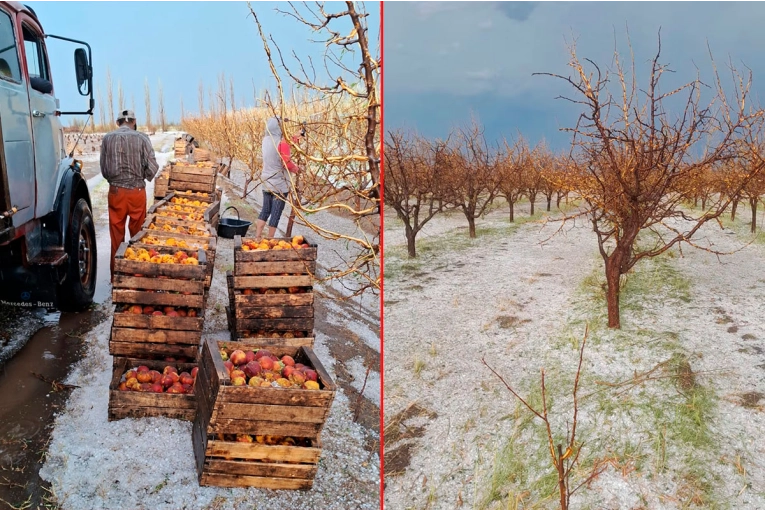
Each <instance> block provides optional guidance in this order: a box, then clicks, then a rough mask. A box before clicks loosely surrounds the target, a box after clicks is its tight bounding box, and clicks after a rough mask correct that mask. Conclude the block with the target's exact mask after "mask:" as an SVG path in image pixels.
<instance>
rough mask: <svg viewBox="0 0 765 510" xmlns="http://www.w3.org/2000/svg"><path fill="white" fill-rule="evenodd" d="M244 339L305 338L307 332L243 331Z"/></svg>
mask: <svg viewBox="0 0 765 510" xmlns="http://www.w3.org/2000/svg"><path fill="white" fill-rule="evenodd" d="M241 336H242V338H305V337H306V336H307V335H306V332H305V331H266V330H263V329H261V330H258V331H250V330H246V331H242V333H241Z"/></svg>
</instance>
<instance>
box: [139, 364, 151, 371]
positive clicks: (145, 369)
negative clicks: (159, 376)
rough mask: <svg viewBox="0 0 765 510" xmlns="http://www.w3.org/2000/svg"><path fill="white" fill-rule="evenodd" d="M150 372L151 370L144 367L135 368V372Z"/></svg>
mask: <svg viewBox="0 0 765 510" xmlns="http://www.w3.org/2000/svg"><path fill="white" fill-rule="evenodd" d="M150 370H151V369H150V368H149V367H147V366H146V365H140V366H139V367H138V368H136V372H149V371H150Z"/></svg>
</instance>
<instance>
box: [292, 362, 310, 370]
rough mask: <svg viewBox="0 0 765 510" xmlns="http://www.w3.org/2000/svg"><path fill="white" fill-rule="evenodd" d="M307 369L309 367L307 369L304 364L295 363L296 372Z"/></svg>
mask: <svg viewBox="0 0 765 510" xmlns="http://www.w3.org/2000/svg"><path fill="white" fill-rule="evenodd" d="M305 368H308V367H306V366H305V365H303V364H302V363H295V370H303V369H305Z"/></svg>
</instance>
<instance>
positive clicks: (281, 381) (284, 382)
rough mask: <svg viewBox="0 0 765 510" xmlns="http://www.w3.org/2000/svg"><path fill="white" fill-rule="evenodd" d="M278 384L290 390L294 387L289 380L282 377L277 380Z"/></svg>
mask: <svg viewBox="0 0 765 510" xmlns="http://www.w3.org/2000/svg"><path fill="white" fill-rule="evenodd" d="M276 384H278V385H279V386H281V387H282V388H289V387H290V386H292V383H291V382H289V380H287V379H285V378H284V377H280V378H278V379H277V380H276Z"/></svg>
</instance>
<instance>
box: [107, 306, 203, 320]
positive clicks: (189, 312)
mask: <svg viewBox="0 0 765 510" xmlns="http://www.w3.org/2000/svg"><path fill="white" fill-rule="evenodd" d="M117 313H130V314H133V315H155V316H159V315H165V316H167V317H199V311H198V310H196V309H195V308H181V307H175V306H163V307H159V306H158V307H156V308H155V307H153V306H141V305H126V306H125V307H124V308H122V309H118V310H117Z"/></svg>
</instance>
